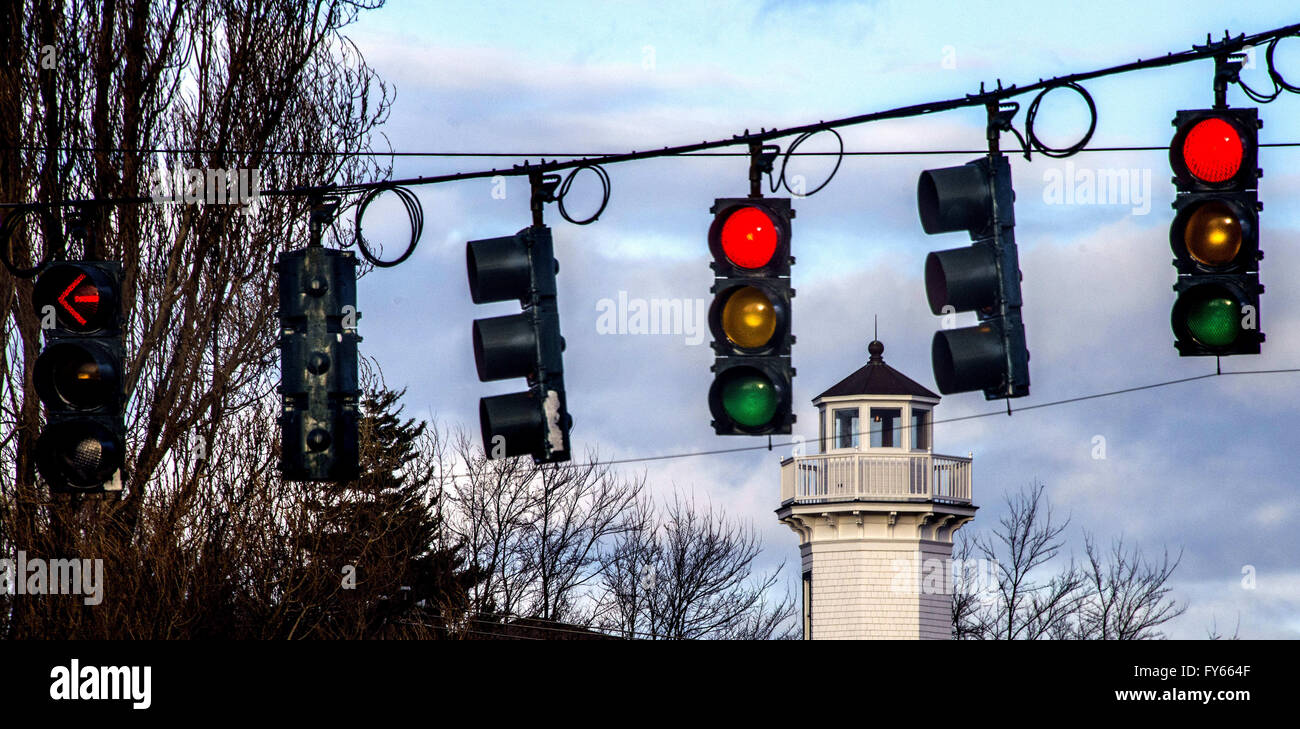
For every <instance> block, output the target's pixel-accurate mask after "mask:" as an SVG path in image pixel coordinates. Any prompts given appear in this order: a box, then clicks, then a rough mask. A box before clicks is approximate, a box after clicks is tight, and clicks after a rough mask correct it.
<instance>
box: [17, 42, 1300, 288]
mask: <svg viewBox="0 0 1300 729" xmlns="http://www.w3.org/2000/svg"><path fill="white" fill-rule="evenodd" d="M1294 35H1300V23H1297V24H1293V25H1288V26H1284V27H1281V28H1276V29H1274V30H1269V31H1265V32H1263V33H1256V34H1254V35H1250V36H1247V35H1245V34H1241V35H1237V36H1235V37H1233V36H1230V35H1229V34H1228V32H1227V31H1226V30H1225V31H1224V37H1223V39H1222V40H1220V41H1217V42H1215V41H1212V40H1211V38H1210V36H1208V35H1207V36H1206V43H1205V45H1200V46H1198V45H1193V46H1192V48H1191V50H1187V51H1182V52H1180V53H1169V54H1167V55H1165V56H1163V57H1157V58H1149V59H1145V60H1144V59H1140V58H1139V59H1138V60H1136V61H1133V62H1131V63H1125V64H1120V65H1118V66H1110V67H1108V68H1102V69H1098V70H1094V71H1086V72H1083V73H1075V74H1070V75H1066V76H1057V77H1054V78H1051V79H1039V80H1038V81H1037V82H1036V83H1031V84H1026V85H1024V86H1016V85H1015V84H1012V85H1010V86H1003V85H1002V80H1001V79H997V88H996V89H994V90H986V89H985V85H984V84H983V83H981V84H980V90H979V92H977V93H974V94H966V95H965V96H964V97H961V98H955V99H946V100H942V101H933V102H928V103H923V104H913V105H911V106H903V107H898V108H895V109H889V110H886V111H879V112H872V113H868V114H859V115H857V116H850V117H845V118H842V119H833V120H830V121H825V120H822V121H818V122H817V123H815V124H804V125H801V126H795V127H787V128H784V129H759V131H758V132H757V133H751V132H750V131H749V130H748V129H746V130H745V131H744V133H742V134H738V135H734V136H732V137H731V138H730V139H720V140H714V141H708V140H705V141H702V142H700V143H699V144H686V145H678V146H670V147H662V148H659V149H653V150H641V151H638V150H633V151H631V152H625V153H616V154H606V155H597V156H588V155H582V156H576V157H573V158H571V159H567V160H559V159H554V158H553V159H552V160H551V161H549V162H547V161H546V159H545V158H544V157H543V158H542V159H541V160H540V161H539V162H538V163H537V164H530V163H529V161H528V160H525V161H524V163H523V164H522V165H518V164H516V165H513V166H512V167H510V168H509V169H498V168H492V169H489V170H478V171H471V172H457V173H452V174H444V175H426V176H420V177H410V178H404V179H398V180H383V181H377V182H362V183H354V184H346V185H338V184H326V185H316V186H307V187H292V188H284V189H273V190H264V191H261V193H260V194H261V195H266V196H307V197H311V198H319V197H321V196H328V195H347V194H361V195H363V197H362V199H361V200H360V202H359V203H358V204H357V215H356V220H355V225H356V228H357V234H356V238H355V243H356V244H357V246H358V248H359V250H360V251H361V253H362V255H363V256H364V257H365V258H366V259H367V260H368V261H370V262H371V263H372V264H374V265H375V266H378V267H385V268H386V267H391V266H395V265H397V264H399V263H401V262H403V261H405V260H406V259H407V258H409V257H410V256H411V254H412V253H413V252H414V250H415V246H416V245H417V244H418V242H419V239H420V235H421V233H422V232H423V225H424V214H423V211H422V209H421V208H420V203H419V199H418V198H417V197H416V196H415V194H414V193H412V192H411V191H410V190H408V189H407V188H408V187H413V186H417V185H433V184H439V183H446V182H460V181H465V180H473V179H483V178H489V177H514V176H529V177H530V178H532V179H534V180H536V179H538V178H539V176H540V177H542V178H550V177H552V176H558V175H559V173H561V172H565V171H569V173H570V174H569V175H568V176H567V178H565V179H564V181H563V187H562V188H561V191H560V193H559V194H558V195H552V196H551V198H550V199H548V200H546V202H558V203H559V206H560V214H561V215H562V216H563V217H564V219H565V220H568V221H569V222H571V223H574V224H577V225H587V224H589V223H592V222H595V221H596V219H597V218H599V217H600V214H601V213H602V212H603V211H604V210H605V207H606V206H607V205H608V204H609V198H610V182H609V175H608V174H607V173H606V171H605V169H604V167H605V166H606V165H611V164H616V163H619V162H631V161H636V160H646V159H655V158H660V157H674V156H687V155H695V154H707V153H715V152H714V150H718V149H722V148H725V147H734V146H739V145H744V146H746V147H748V148H749V150H750V151H749V155H750V156H753V154H754V150H755V149H763V150H766V149H770V148H776V149H778V150H779V147H777V146H776V145H771V144H768V143H769V142H771V141H773V140H776V139H782V138H785V137H794V141H793V143H791V144H790V146H789V148H788V149H787V150H786V156H785V159H784V161H783V163H782V166H781V174H780V178H779V184H780V185H784V186H785V187H786V188H787V189H789V186H788V183H787V180H786V179H785V167H786V164H787V163H788V162H789V159H790V156H791V155H792V153H793V152H794V149H795V148H796V147H798V146H799V145H800V144H801V143H803V141H804V140H806V139H807V138H809V137H810V136H812V135H814V134H817V133H819V132H824V131H830V132H833V133H835V136H836V137H837V138H838V137H839V133H838V132H836V131H835V130H837V129H840V128H844V127H850V126H856V125H860V124H867V123H870V122H876V121H884V120H888V119H904V118H909V117H916V116H922V115H925V114H933V113H937V112H941V111H951V110H954V109H962V108H969V107H975V106H984V107H986V108H990V109H1000V110H1003V111H1002V114H1003V116H1002V117H1000V119H999V120H1000V122H1001V123H1000V126H999V128H998V131H1010V132H1013V133H1014V134H1015V135H1016V137H1017V138H1018V139H1019V141H1020V144H1021V147H1022V151H1023V153H1024V155H1025V157H1026V159H1028V158H1029V157H1030V155H1031V153H1032V150H1034V149H1037V150H1038V151H1039V152H1040V153H1041V154H1043V155H1045V156H1048V157H1057V158H1060V157H1068V156H1071V155H1074V154H1077V153H1079V152H1081V151H1083V150H1084V149H1085V147H1086V146H1087V143H1088V142H1089V141H1090V140H1091V138H1092V134H1093V131H1095V129H1096V126H1097V109H1096V104H1095V103H1094V102H1093V100H1092V97H1091V95H1089V94H1088V92H1087V91H1086V90H1084V88H1083V87H1082V86H1081V85H1080V84H1081V83H1082V82H1084V81H1088V80H1091V79H1095V78H1101V77H1104V76H1112V75H1116V74H1122V73H1129V72H1132V71H1138V70H1144V69H1149V68H1162V67H1167V66H1174V65H1178V64H1182V63H1188V62H1191V61H1197V60H1205V59H1214V60H1215V62H1216V68H1219V67H1221V66H1223V64H1224V63H1225V62H1226V61H1227V59H1229V58H1235V57H1237V56H1239V55H1240V54H1241V52H1242V51H1243V50H1244V49H1246V48H1248V47H1254V46H1257V45H1260V44H1262V43H1268V48H1267V50H1266V52H1265V61H1266V63H1267V64H1268V67H1269V78H1270V80H1271V81H1272V82H1273V84H1274V91H1273V92H1271V95H1267V94H1265V95H1260V94H1258V93H1257V92H1255V91H1254V90H1253V89H1250V88H1249V87H1247V86H1245V85H1244V84H1241V80H1240V79H1239V78H1238V77H1236V75H1235V74H1234V75H1232V77H1231V78H1230V79H1229V82H1231V83H1237V84H1239V85H1242V87H1243V91H1244V92H1245V93H1246V94H1247V95H1248V96H1250V97H1251V98H1252V99H1257V100H1258V99H1266V101H1272V100H1273V99H1275V98H1277V96H1278V95H1280V94H1281V92H1282V91H1283V90H1286V91H1292V92H1296V93H1300V87H1296V86H1295V85H1293V84H1291V83H1289V82H1288V81H1287V80H1286V79H1285V78H1284V77H1283V76H1282V74H1281V73H1280V72H1279V71H1278V70H1277V69H1276V67H1275V65H1274V61H1273V51H1274V48H1275V47H1276V46H1277V44H1278V42H1279V41H1281V39H1283V38H1286V37H1290V36H1294ZM1238 65H1239V64H1238ZM1220 82H1221V79H1220V78H1219V75H1218V74H1216V78H1215V84H1216V94H1219V91H1220V89H1219V88H1218V86H1219V84H1220ZM1059 88H1065V89H1069V90H1072V91H1074V92H1076V93H1078V94H1079V95H1081V96H1082V97H1083V99H1084V101H1085V102H1086V103H1087V104H1088V108H1089V113H1090V117H1091V119H1090V122H1089V127H1088V131H1087V132H1086V133H1085V134H1084V135H1083V137H1081V138H1080V140H1079V141H1078V142H1076V143H1075V144H1073V145H1070V146H1069V147H1064V148H1060V149H1055V148H1052V147H1048V146H1047V145H1046V144H1044V143H1043V142H1042V141H1041V140H1040V139H1039V138H1038V137H1037V135H1036V134H1035V132H1034V121H1035V119H1036V117H1037V113H1038V107H1039V104H1040V103H1041V102H1042V99H1043V98H1044V97H1045V96H1047V94H1048V93H1050V92H1051V91H1053V90H1055V89H1059ZM1029 93H1036V94H1037V95H1036V96H1035V98H1034V100H1033V101H1032V102H1031V104H1030V107H1029V109H1028V110H1027V112H1026V120H1025V121H1026V124H1025V128H1026V133H1027V134H1026V135H1024V136H1022V135H1021V134H1020V132H1019V131H1017V130H1016V129H1015V128H1014V127H1012V126H1011V118H1012V117H1013V116H1014V114H1015V113H1016V111H1017V110H1018V109H1019V104H1018V103H1017V102H1014V101H1010V99H1011V98H1013V97H1016V96H1021V95H1024V94H1029ZM1157 149H1158V148H1157ZM223 151H224V150H223ZM372 154H379V153H372ZM390 154H395V153H390ZM448 154H449V155H450V154H451V153H448ZM742 154H743V153H742ZM835 154H837V160H836V164H835V168H834V169H833V170H832V171H831V174H830V176H829V177H828V178H827V179H826V180H825V181H824V182H823V183H822V184H821V185H818V186H817V187H816V188H814V189H813V190H812V192H810V193H804V196H805V197H806V196H807V195H809V194H813V193H815V192H817V191H819V190H821V189H822V188H823V187H825V186H826V185H827V184H828V183H829V182H830V179H831V178H833V177H834V176H835V172H836V171H838V170H839V166H840V162H842V161H843V157H844V155H845V154H846V153H845V151H844V149H843V140H842V139H840V150H839V152H837V153H835ZM584 169H590V170H592V171H593V172H595V173H596V175H597V176H598V178H599V180H600V183H601V187H602V195H601V203H600V207H599V208H598V209H597V210H596V212H595V213H594V214H593V215H592V216H591V217H590V218H585V219H583V220H581V221H579V220H574V219H573V218H572V217H570V215H569V214H568V211H567V209H565V207H564V197H565V194H567V192H568V191H569V188H570V186H571V185H572V183H573V180H574V178H575V177H576V176H577V174H578V173H579V172H581V171H582V170H584ZM766 172H767V174H768V175H769V178H770V177H771V171H770V169H768V170H766ZM754 184H755V183H754V180H752V179H751V194H753V195H756V194H758V193H757V188H756V187H754ZM774 184H775V183H774ZM387 191H392V192H395V193H396V194H397V195H398V197H399V199H400V200H401V202H402V204H403V205H404V206H405V207H406V209H407V213H408V217H409V219H410V223H411V238H410V242H409V244H408V245H407V248H406V251H405V252H404V253H403V254H402V255H401V256H400V257H398V258H396V259H394V260H391V261H384V260H382V259H380V258H379V257H378V256H376V255H374V253H373V251H371V250H370V248H369V246H368V245H367V242H366V240H365V238H364V236H362V235H361V234H360V229H361V221H362V217H363V216H364V212H365V209H366V207H367V206H368V205H369V203H370V202H371V201H372V200H373V199H374V198H375V197H376V196H377V195H379V194H382V193H383V192H387ZM149 202H156V199H155V198H154V197H153V196H149V197H145V196H137V197H127V198H95V199H92V200H63V201H46V202H36V203H0V209H5V208H8V209H16V210H15V213H11V214H10V215H8V216H6V218H5V220H4V225H3V226H0V235H4V237H5V239H4V240H3V241H0V259H2V262H3V263H4V265H5V267H6V268H8V269H9V271H10V272H11V273H12V274H14V275H18V276H23V277H28V276H31V275H33V274H34V272H35V271H36V270H39V266H38V267H37V268H35V269H19V268H17V267H15V266H14V265H13V263H12V255H11V251H10V250H9V247H10V243H9V237H10V233H12V232H13V229H14V226H16V222H15V223H13V224H11V222H10V221H11V219H15V218H16V219H21V217H22V216H23V215H24V214H25V212H24V211H26V210H29V209H32V208H43V209H47V208H50V207H60V206H68V205H75V206H80V207H83V208H87V209H88V208H91V207H93V206H100V205H127V204H144V203H149ZM163 202H168V201H167V200H164V201H163ZM170 202H177V201H176V200H174V199H173V200H170ZM533 216H534V221H535V222H536V220H537V218H538V211H537V210H536V209H534V210H533ZM47 229H48V228H47ZM56 247H57V246H56ZM55 253H56V254H57V253H59V252H57V251H56V252H55ZM49 255H50V251H49V250H47V257H48V256H49Z"/></svg>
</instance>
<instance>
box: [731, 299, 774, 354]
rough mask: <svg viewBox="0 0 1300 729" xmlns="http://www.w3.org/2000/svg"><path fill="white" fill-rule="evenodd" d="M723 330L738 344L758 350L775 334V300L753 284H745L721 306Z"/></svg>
mask: <svg viewBox="0 0 1300 729" xmlns="http://www.w3.org/2000/svg"><path fill="white" fill-rule="evenodd" d="M722 331H723V332H725V333H726V335H727V339H730V340H731V342H732V343H733V344H735V345H736V346H737V347H745V348H747V349H756V348H758V347H762V346H764V345H765V344H767V343H768V342H770V341H772V336H773V335H774V334H776V310H775V309H774V308H773V307H772V301H771V299H769V298H768V297H767V294H765V293H763V292H762V291H760V290H759V289H757V288H754V287H753V286H746V287H744V288H742V289H740V290H738V291H736V292H735V293H734V294H732V295H731V296H730V297H729V298H728V299H727V303H726V304H725V305H723V307H722Z"/></svg>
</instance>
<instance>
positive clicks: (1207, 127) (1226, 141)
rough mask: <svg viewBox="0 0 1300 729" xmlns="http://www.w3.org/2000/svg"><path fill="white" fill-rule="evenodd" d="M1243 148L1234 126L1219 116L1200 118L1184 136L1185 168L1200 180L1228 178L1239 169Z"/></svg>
mask: <svg viewBox="0 0 1300 729" xmlns="http://www.w3.org/2000/svg"><path fill="white" fill-rule="evenodd" d="M1243 156H1244V150H1243V147H1242V143H1241V135H1240V134H1239V133H1238V132H1237V129H1236V127H1234V126H1233V125H1231V124H1229V123H1228V122H1226V121H1224V120H1222V119H1218V118H1213V117H1211V118H1209V119H1202V120H1201V121H1199V122H1197V123H1196V125H1195V126H1193V127H1192V129H1191V131H1189V132H1188V133H1187V136H1186V137H1185V138H1184V139H1183V161H1184V162H1186V163H1187V170H1188V171H1189V172H1191V173H1192V175H1193V176H1195V177H1196V178H1197V179H1198V180H1201V181H1203V182H1227V181H1228V180H1231V179H1232V178H1233V177H1235V176H1236V175H1237V172H1238V171H1239V170H1241V162H1242V159H1243Z"/></svg>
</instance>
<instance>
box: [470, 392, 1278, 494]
mask: <svg viewBox="0 0 1300 729" xmlns="http://www.w3.org/2000/svg"><path fill="white" fill-rule="evenodd" d="M1294 373H1300V367H1287V368H1279V369H1270V370H1237V371H1229V372H1223V371H1216V372H1209V373H1206V374H1203V375H1192V376H1191V377H1181V378H1179V379H1176V380H1164V381H1162V382H1154V383H1151V384H1147V385H1135V386H1133V387H1125V388H1121V389H1118V390H1108V391H1106V392H1096V393H1091V394H1088V395H1078V396H1076V397H1068V398H1065V399H1062V400H1052V401H1050V402H1043V403H1037V404H1034V405H1026V406H1024V407H1018V408H1016V410H1015V412H1017V413H1022V412H1026V411H1028V410H1041V409H1043V408H1051V407H1057V406H1060V405H1070V404H1073V403H1077V402H1085V401H1087V400H1097V399H1100V398H1103V397H1114V396H1116V395H1127V394H1130V393H1134V392H1142V391H1143V390H1154V389H1158V388H1161V387H1168V386H1170V385H1180V384H1183V383H1185V382H1195V381H1197V380H1206V379H1209V378H1211V377H1226V376H1228V375H1276V374H1294ZM1010 414H1011V413H1008V412H1007V411H1005V410H990V411H988V412H983V413H974V414H972V415H958V416H955V417H951V418H941V419H939V420H932V421H931V422H930V425H942V424H945V423H957V422H961V421H964V420H978V419H980V418H991V417H994V416H997V415H1003V416H1006V415H1010ZM911 427H912V426H911V424H903V425H900V426H899V428H898V429H899V430H901V431H903V432H906V431H907V430H909V429H910V428H911ZM882 430H883V426H882ZM877 432H881V431H878V430H857V431H853V432H852V433H849V435H853V436H867V435H871V434H874V433H877ZM832 438H833V436H830V435H828V436H823V437H820V438H811V439H803V440H791V441H786V442H784V443H764V444H760V445H752V446H737V447H735V448H717V449H714V450H707V451H683V452H681V453H664V454H660V455H655V456H636V457H630V458H614V459H611V460H608V461H589V462H586V463H558V464H553V465H551V466H549V468H551V469H553V470H560V469H569V468H576V469H581V468H592V467H596V466H614V465H624V464H629V463H650V462H652V461H671V460H676V459H679V458H696V457H699V456H717V455H723V454H727V453H743V452H745V451H759V450H772V449H773V448H788V447H792V446H800V445H808V444H809V443H817V444H818V445H819V446H820V445H822V444H824V443H825V442H826V441H828V440H831V439H832ZM444 478H445V479H447V480H450V481H457V480H463V479H472V478H473V476H472V475H471V474H467V473H454V474H448V475H446V476H444Z"/></svg>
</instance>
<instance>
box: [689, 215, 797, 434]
mask: <svg viewBox="0 0 1300 729" xmlns="http://www.w3.org/2000/svg"><path fill="white" fill-rule="evenodd" d="M710 212H712V213H713V216H714V217H713V224H712V225H711V226H710V228H709V252H710V253H711V254H712V256H713V262H712V263H711V264H710V265H711V268H712V269H713V272H714V276H715V280H714V283H713V287H712V288H711V289H710V292H711V293H712V294H713V295H714V298H713V304H712V306H711V307H710V308H709V329H710V331H711V332H712V333H713V343H712V346H713V351H714V353H715V355H716V356H715V358H714V363H713V367H712V371H713V373H714V375H715V377H714V381H713V385H712V386H711V387H710V388H709V409H710V411H711V413H712V415H713V423H712V424H713V429H714V432H715V433H716V434H718V435H785V434H789V433H790V432H791V426H792V425H793V424H794V421H795V416H794V414H793V412H792V407H791V403H792V391H793V379H794V375H795V370H794V367H792V366H791V361H790V354H791V345H793V344H794V334H793V333H792V330H791V326H790V300H791V299H792V298H793V297H794V293H795V292H794V289H793V288H791V286H790V267H791V265H792V264H793V263H794V258H793V257H792V256H791V255H790V220H791V219H792V218H793V217H794V210H792V209H791V208H790V200H789V199H788V198H761V197H757V196H750V197H747V198H720V199H718V200H715V201H714V203H713V207H712V208H711V209H710Z"/></svg>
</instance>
